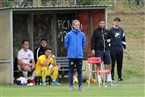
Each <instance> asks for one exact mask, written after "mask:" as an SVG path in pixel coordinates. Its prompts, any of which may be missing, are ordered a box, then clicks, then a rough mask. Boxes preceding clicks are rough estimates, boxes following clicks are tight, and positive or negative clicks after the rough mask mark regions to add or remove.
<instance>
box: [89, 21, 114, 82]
mask: <svg viewBox="0 0 145 97" xmlns="http://www.w3.org/2000/svg"><path fill="white" fill-rule="evenodd" d="M110 38H111V37H110V34H109V31H108V30H107V29H105V20H103V19H101V20H99V27H98V28H97V29H96V30H94V32H93V35H92V38H91V50H92V54H93V55H95V56H96V57H101V59H102V60H103V62H104V64H105V65H107V69H108V70H110V71H111V56H110V51H109V43H110V41H111V39H110ZM97 69H101V67H100V65H97ZM111 81H112V79H111V74H107V82H111ZM98 82H99V83H102V81H101V77H100V76H98Z"/></svg>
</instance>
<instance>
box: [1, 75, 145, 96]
mask: <svg viewBox="0 0 145 97" xmlns="http://www.w3.org/2000/svg"><path fill="white" fill-rule="evenodd" d="M107 85H108V87H106V88H105V87H103V86H101V87H100V88H99V87H98V84H94V83H91V85H90V87H88V86H87V84H86V83H83V86H84V88H85V91H79V90H78V87H77V84H75V89H74V90H73V91H69V90H68V86H69V85H68V84H62V85H61V86H51V85H47V86H38V85H36V86H13V85H2V86H1V96H0V97H144V92H145V91H144V78H143V76H138V77H136V76H134V77H132V78H128V79H124V81H122V82H115V83H114V86H113V87H110V84H109V83H107Z"/></svg>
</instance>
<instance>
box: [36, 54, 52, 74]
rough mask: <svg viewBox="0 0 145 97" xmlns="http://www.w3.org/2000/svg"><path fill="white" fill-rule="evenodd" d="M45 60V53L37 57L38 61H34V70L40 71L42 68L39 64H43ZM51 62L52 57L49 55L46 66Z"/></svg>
mask: <svg viewBox="0 0 145 97" xmlns="http://www.w3.org/2000/svg"><path fill="white" fill-rule="evenodd" d="M45 61H46V56H45V55H41V56H40V57H39V58H38V61H37V63H36V72H37V71H40V70H41V69H42V67H43V66H42V65H41V64H43V63H44V62H45ZM53 62H54V59H53V58H52V57H51V58H50V59H49V61H48V63H47V66H46V67H48V65H49V64H53Z"/></svg>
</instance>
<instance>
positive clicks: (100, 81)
mask: <svg viewBox="0 0 145 97" xmlns="http://www.w3.org/2000/svg"><path fill="white" fill-rule="evenodd" d="M98 83H102V79H101V76H100V75H98Z"/></svg>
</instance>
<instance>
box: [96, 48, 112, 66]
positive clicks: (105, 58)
mask: <svg viewBox="0 0 145 97" xmlns="http://www.w3.org/2000/svg"><path fill="white" fill-rule="evenodd" d="M95 55H96V57H101V59H102V60H103V62H104V64H106V65H110V64H112V61H111V56H110V51H109V50H106V51H105V52H104V51H101V50H96V53H95Z"/></svg>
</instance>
